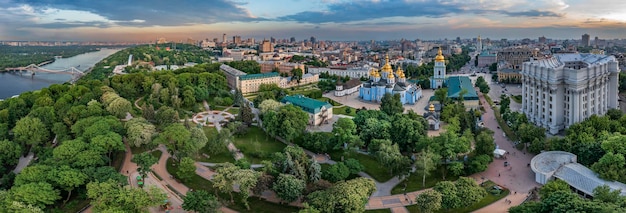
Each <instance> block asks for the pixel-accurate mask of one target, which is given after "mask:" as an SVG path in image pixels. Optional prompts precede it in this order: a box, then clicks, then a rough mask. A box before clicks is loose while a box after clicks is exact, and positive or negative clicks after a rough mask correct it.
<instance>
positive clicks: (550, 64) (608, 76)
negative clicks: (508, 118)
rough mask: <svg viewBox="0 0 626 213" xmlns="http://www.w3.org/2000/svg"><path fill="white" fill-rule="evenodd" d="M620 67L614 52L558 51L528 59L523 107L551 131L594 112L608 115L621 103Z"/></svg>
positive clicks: (532, 117) (524, 72) (523, 76)
mask: <svg viewBox="0 0 626 213" xmlns="http://www.w3.org/2000/svg"><path fill="white" fill-rule="evenodd" d="M619 71H620V70H619V68H618V62H617V60H616V59H615V57H614V56H606V55H596V54H557V55H554V57H552V58H548V59H543V60H537V61H530V62H525V63H524V64H523V68H522V72H521V75H522V111H523V112H524V114H526V116H527V117H528V120H529V121H530V122H532V123H534V124H535V125H537V126H540V127H543V128H546V129H547V130H548V131H549V132H550V133H551V134H557V133H558V132H559V131H560V130H562V129H565V128H567V127H569V126H571V125H572V124H575V123H578V122H581V121H583V120H585V119H586V118H588V117H590V116H591V115H594V114H597V115H604V114H605V113H606V112H607V111H608V110H609V109H615V108H618V107H619V106H618V97H617V91H618V78H619Z"/></svg>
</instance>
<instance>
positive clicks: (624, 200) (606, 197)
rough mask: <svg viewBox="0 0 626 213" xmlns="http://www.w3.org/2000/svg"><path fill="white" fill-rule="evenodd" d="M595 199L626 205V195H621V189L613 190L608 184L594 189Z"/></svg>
mask: <svg viewBox="0 0 626 213" xmlns="http://www.w3.org/2000/svg"><path fill="white" fill-rule="evenodd" d="M593 200H594V201H600V202H605V203H613V204H622V205H626V197H625V196H621V191H620V190H611V188H610V187H609V186H607V185H602V186H598V187H596V188H595V189H593ZM623 207H626V206H623Z"/></svg>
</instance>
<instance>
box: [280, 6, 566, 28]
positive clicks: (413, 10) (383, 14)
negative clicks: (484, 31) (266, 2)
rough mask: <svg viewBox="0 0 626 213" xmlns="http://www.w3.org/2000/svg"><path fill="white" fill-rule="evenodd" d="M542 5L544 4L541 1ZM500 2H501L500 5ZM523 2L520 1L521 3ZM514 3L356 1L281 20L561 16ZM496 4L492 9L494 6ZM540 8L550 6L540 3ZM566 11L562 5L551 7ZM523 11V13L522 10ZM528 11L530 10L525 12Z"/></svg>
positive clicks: (337, 21) (337, 20) (305, 12)
mask: <svg viewBox="0 0 626 213" xmlns="http://www.w3.org/2000/svg"><path fill="white" fill-rule="evenodd" d="M538 2H541V1H538ZM496 3H500V4H499V5H497V6H496ZM518 3H519V2H518ZM518 3H516V2H515V1H511V2H509V3H508V4H507V3H506V2H500V1H498V2H495V1H410V0H405V1H382V0H372V1H354V2H351V1H350V2H332V3H330V4H328V8H327V9H326V10H322V11H304V12H299V13H296V14H293V15H286V16H282V17H279V18H278V20H282V21H296V22H303V23H344V22H352V21H361V20H375V19H379V18H387V17H428V18H439V17H448V16H452V15H458V14H480V15H488V14H501V15H506V16H523V17H560V16H562V15H561V14H557V13H555V12H552V11H544V10H538V9H526V8H527V7H525V6H523V5H522V4H518ZM491 5H492V6H491ZM537 5H539V6H540V5H548V4H540V3H537ZM550 5H555V6H558V7H561V8H563V5H562V4H550ZM520 9H522V10H520ZM525 9H526V10H525Z"/></svg>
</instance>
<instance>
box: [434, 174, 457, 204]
mask: <svg viewBox="0 0 626 213" xmlns="http://www.w3.org/2000/svg"><path fill="white" fill-rule="evenodd" d="M433 189H434V190H435V191H437V192H439V193H441V195H442V196H441V198H442V199H441V207H442V208H443V209H454V208H458V207H460V206H461V198H459V196H458V195H457V188H456V185H455V184H454V182H451V181H441V182H439V183H437V184H436V185H435V187H434V188H433Z"/></svg>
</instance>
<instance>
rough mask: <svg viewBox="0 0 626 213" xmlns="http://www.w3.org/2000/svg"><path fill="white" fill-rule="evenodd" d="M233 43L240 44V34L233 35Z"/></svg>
mask: <svg viewBox="0 0 626 213" xmlns="http://www.w3.org/2000/svg"><path fill="white" fill-rule="evenodd" d="M233 43H235V44H241V36H238V35H237V36H233Z"/></svg>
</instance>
